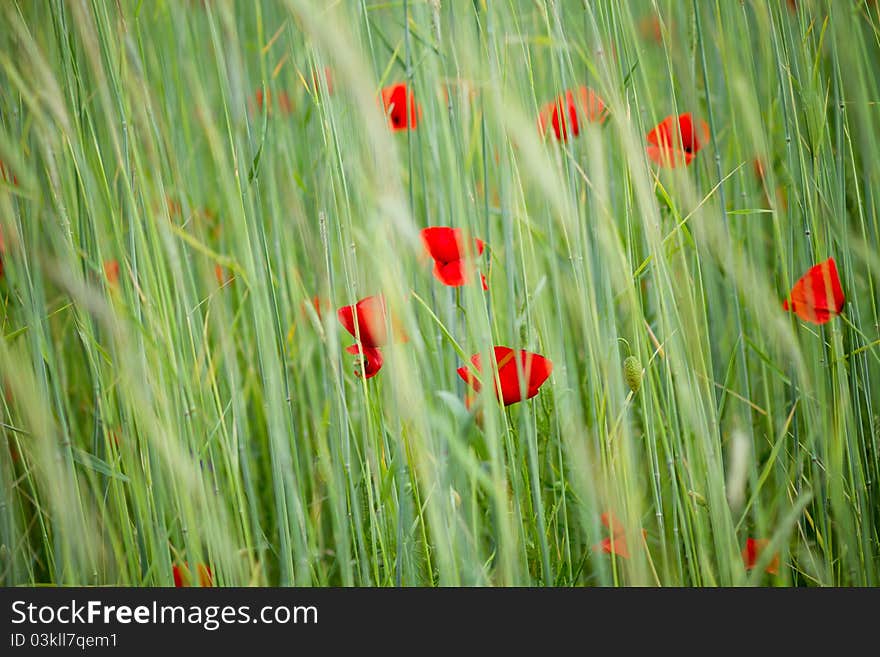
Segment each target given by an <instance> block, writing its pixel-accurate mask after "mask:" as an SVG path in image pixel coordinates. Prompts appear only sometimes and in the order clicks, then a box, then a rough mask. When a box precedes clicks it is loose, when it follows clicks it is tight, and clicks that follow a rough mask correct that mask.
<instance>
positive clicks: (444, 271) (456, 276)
mask: <svg viewBox="0 0 880 657" xmlns="http://www.w3.org/2000/svg"><path fill="white" fill-rule="evenodd" d="M421 235H422V242H423V243H424V245H425V249H426V250H427V251H428V254H429V255H430V256H431V257H432V258H433V259H434V277H435V278H436V279H437V280H438V281H440V282H441V283H443V284H444V285H448V286H450V287H459V286H461V285H464V284H465V283H467V282H468V280H467V267H466V263H465V258H467V257H468V256H472V257H476V256H479V255H482V254H483V249H485V246H486V245H485V243H484V242H483V240H481V239H479V238H474V248H473V249H472V250H471V249H467V248H464V247H465V246H466V243H465V239H464V235H463V234H462V230H461V228H449V227H448V226H431V227H430V228H423V229H422V233H421ZM480 280H481V282H482V284H483V289H484V290H488V289H489V286H488V285H487V284H486V277H485V276H484V275H483V274H480Z"/></svg>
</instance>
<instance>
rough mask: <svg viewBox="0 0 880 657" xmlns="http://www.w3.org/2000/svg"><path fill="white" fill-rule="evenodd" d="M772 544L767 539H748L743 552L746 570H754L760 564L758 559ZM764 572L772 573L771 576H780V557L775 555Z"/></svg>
mask: <svg viewBox="0 0 880 657" xmlns="http://www.w3.org/2000/svg"><path fill="white" fill-rule="evenodd" d="M769 544H770V541H769V540H768V539H766V538H748V539H746V546H745V547H744V548H743V551H742V559H743V563H744V564H745V567H746V570H752V569H753V568H754V567H755V565H756V564H757V563H758V559H759V558H760V557H761V553H762V552H763V551H764V550H765V549H766V548H767V546H768V545H769ZM764 572H766V573H770V574H771V575H778V574H779V555H778V554H774V555H773V558H772V559H771V560H770V563H769V564H768V565H767V567H766V568H765V569H764Z"/></svg>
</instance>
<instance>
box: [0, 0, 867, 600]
mask: <svg viewBox="0 0 880 657" xmlns="http://www.w3.org/2000/svg"><path fill="white" fill-rule="evenodd" d="M401 83H403V84H406V85H407V86H406V88H405V89H403V90H402V91H401V89H398V92H397V94H396V95H394V96H392V95H391V92H392V90H393V86H394V85H396V84H401ZM581 87H584V91H583V92H582V91H581ZM586 88H589V89H590V90H591V95H590V96H589V98H590V103H592V104H591V105H590V108H592V109H593V110H597V111H595V112H593V113H591V112H589V111H585V109H587V108H585V107H584V106H582V105H580V104H579V102H580V101H579V100H578V99H579V98H580V94H581V93H588V92H587V90H586ZM383 89H384V90H386V91H385V93H384V94H383ZM567 90H571V91H572V92H573V94H572V97H573V98H574V99H575V101H574V104H573V105H570V104H569V103H568V101H567V100H566V97H565V92H566V91H567ZM408 94H411V95H410V96H408ZM560 97H561V98H562V101H561V104H560V105H557V110H556V117H555V126H554V118H553V106H554V105H553V103H554V101H555V100H556V99H559V98H560ZM383 98H384V100H385V101H388V102H383ZM407 106H408V107H409V111H408V112H407V111H403V112H402V110H403V108H405V107H407ZM401 112H402V125H401ZM571 112H574V113H573V114H572V113H571ZM685 113H687V114H689V115H690V116H689V118H690V119H692V121H693V130H692V131H686V129H684V128H682V132H681V135H680V136H679V133H678V132H677V131H674V132H673V133H672V135H673V141H675V140H677V139H679V138H680V137H681V139H682V142H685V141H693V143H692V144H685V143H680V144H678V146H679V147H680V148H679V149H678V154H679V155H680V156H681V157H682V158H685V159H686V160H687V162H688V163H687V164H686V165H685V163H684V162H679V163H678V164H679V166H674V167H673V166H663V164H664V162H662V161H660V162H658V161H657V160H658V158H657V146H658V144H657V142H656V140H655V142H654V144H651V143H650V141H649V140H648V134H649V133H651V132H652V129H653V128H654V127H655V126H657V125H658V124H660V123H661V121H663V120H664V119H665V118H666V117H669V116H672V117H677V116H678V115H680V114H685ZM572 117H573V118H574V119H576V120H577V121H578V125H577V129H576V132H577V134H576V135H575V134H574V133H575V126H574V121H573V120H572ZM590 119H592V120H590ZM703 121H705V123H706V126H705V129H706V131H707V132H708V134H704V133H703V132H702V130H703V128H702V122H703ZM542 123H543V128H544V130H543V133H542V130H541V129H540V125H541V124H542ZM398 128H403V129H398ZM407 128H408V129H407ZM556 132H559V133H560V134H559V136H560V137H567V138H566V139H561V138H557V136H556ZM685 132H693V133H694V134H693V135H687V134H685ZM653 134H654V136H655V137H656V135H657V134H659V133H657V132H654V133H653ZM691 136H693V137H694V138H695V141H694V140H691ZM706 137H708V140H707V139H706ZM659 146H660V150H661V151H663V149H664V148H668V147H670V146H673V147H674V146H675V144H670V143H669V142H668V141H663V139H661V140H660V144H659ZM652 148H653V149H654V150H653V153H652ZM0 161H2V162H3V170H2V172H0V173H2V180H0V231H2V232H0V236H2V242H0V248H2V253H0V255H2V263H3V277H2V279H0V303H2V310H0V313H2V315H0V317H2V340H0V376H2V387H3V393H4V394H3V395H2V399H0V408H2V425H0V584H3V585H21V584H23V585H43V584H58V585H123V586H147V585H152V586H171V585H173V584H175V582H176V583H177V584H187V583H189V584H196V583H198V582H197V581H196V580H199V581H201V583H202V584H213V585H215V586H233V585H237V586H242V585H268V586H278V585H281V586H288V585H298V586H309V585H314V586H328V585H341V586H394V585H405V586H412V585H419V586H425V585H427V586H432V585H440V586H450V585H453V586H457V585H467V586H470V585H477V586H487V585H497V586H508V585H534V586H629V585H639V586H643V585H644V586H655V585H657V586H741V585H773V586H831V585H844V586H851V585H859V586H876V585H878V584H880V491H878V486H880V304H878V301H880V297H878V288H880V5H878V3H876V2H872V1H871V0H858V1H856V0H798V1H797V2H793V1H792V2H787V1H786V0H744V1H743V2H736V1H733V0H709V1H706V0H693V1H690V0H680V1H671V0H655V1H650V2H649V1H647V0H645V1H636V0H632V1H630V2H620V1H619V0H590V1H589V2H587V1H586V0H584V1H581V0H566V1H562V0H555V1H554V0H531V1H528V0H488V1H487V0H473V1H467V0H442V1H441V0H410V1H407V0H392V1H390V2H381V1H373V0H340V1H339V2H324V1H323V0H277V1H271V2H270V1H265V2H253V3H252V2H245V1H241V2H224V1H221V0H202V1H198V0H188V1H184V0H180V1H174V2H171V1H167V0H156V1H152V0H150V1H146V2H138V1H136V0H119V1H118V2H116V1H110V0H70V1H62V0H52V1H46V2H29V1H25V0H8V1H6V2H2V3H0ZM665 164H669V162H668V161H667V162H665ZM428 226H448V227H456V228H460V229H462V233H461V235H462V236H465V235H466V236H468V237H467V238H466V240H465V238H464V237H461V238H460V239H459V241H458V242H457V245H458V246H459V247H461V246H462V245H463V244H471V243H472V242H471V238H472V237H476V238H479V239H480V240H482V241H483V243H484V244H485V249H484V250H483V252H482V254H479V253H478V250H477V248H476V247H474V248H468V249H463V252H462V254H461V255H463V256H464V257H463V259H461V260H460V261H455V260H454V259H453V262H452V264H453V266H454V267H459V270H458V271H459V273H460V274H461V275H462V277H463V278H464V279H466V281H467V282H466V283H465V284H464V285H461V286H457V287H453V286H450V285H446V284H444V282H443V281H442V280H440V278H438V276H439V274H438V275H434V273H433V272H432V270H433V269H434V263H433V262H432V258H431V257H430V256H429V254H428V252H427V250H426V246H425V244H424V243H423V240H422V237H421V234H420V231H421V230H422V229H423V228H425V227H428ZM453 243H455V240H453ZM474 244H476V243H474ZM465 251H466V253H465ZM435 255H436V254H435ZM828 258H834V262H835V263H836V268H837V271H838V273H839V278H840V285H841V289H842V292H843V294H844V296H845V304H844V305H843V307H842V308H838V307H835V308H831V309H830V311H829V312H825V311H826V310H828V309H826V308H824V307H823V308H818V310H817V309H816V308H814V307H812V306H811V307H810V308H808V309H807V310H808V311H809V312H804V311H803V304H805V303H806V304H808V305H809V304H810V303H812V302H811V301H810V299H807V300H806V301H805V300H804V299H803V298H802V297H801V296H799V295H798V294H792V288H793V287H795V286H796V283H797V281H798V279H800V278H801V277H802V276H803V275H804V274H805V273H806V272H807V271H808V270H809V269H810V268H811V267H812V266H813V265H815V264H817V263H821V262H824V261H826V260H827V259H828ZM444 264H448V263H445V262H443V263H441V265H444ZM438 266H439V265H438ZM478 272H480V273H482V274H484V275H485V277H486V287H487V288H488V289H487V290H485V291H484V290H483V289H482V286H481V285H479V284H478V280H479V277H478ZM829 285H830V283H829ZM797 289H801V290H802V289H803V288H796V290H795V292H797ZM828 290H829V295H828V296H829V298H830V297H831V294H830V292H831V288H830V287H829V288H828ZM378 295H382V296H384V299H385V304H386V309H387V311H386V313H385V314H384V315H382V313H381V312H380V313H374V314H378V315H379V316H380V317H381V318H382V323H381V325H374V324H373V323H372V322H373V320H369V321H370V322H371V324H370V326H365V325H364V324H365V321H366V320H365V316H364V315H361V314H358V313H357V312H355V313H353V315H351V316H352V317H356V318H357V319H356V322H355V324H356V326H354V327H353V330H352V331H351V332H352V333H354V334H355V336H356V337H355V336H353V335H350V334H349V333H350V331H349V330H347V327H346V326H345V325H344V323H343V322H342V321H340V316H339V313H338V311H339V309H340V308H344V307H346V306H350V305H352V304H355V303H356V302H358V301H359V300H362V299H365V298H368V297H372V296H376V297H378ZM790 295H791V299H790V301H791V303H792V306H793V308H792V309H793V310H795V311H797V310H798V306H797V305H796V304H798V303H800V304H801V305H800V310H801V311H800V312H786V310H785V309H784V308H783V302H784V301H786V300H789V296H790ZM823 295H824V290H823ZM373 301H374V302H375V301H376V300H375V299H374V300H373ZM814 301H815V300H814ZM815 305H816V304H815V303H813V306H815ZM838 310H840V311H841V312H837V311H838ZM810 312H812V313H813V315H812V320H815V319H816V314H815V313H816V312H819V313H820V314H822V313H825V315H827V316H826V317H822V318H820V321H811V317H810V315H809V313H810ZM344 314H345V311H343V315H344ZM805 317H806V319H805ZM825 319H827V320H828V321H824V320H825ZM386 329H387V330H386ZM377 331H378V332H379V333H382V334H386V335H384V336H380V337H377V336H376V335H375V333H376V332H377ZM368 332H369V333H372V334H374V335H372V336H370V337H369V339H368V337H367V336H366V333H368ZM356 338H357V339H356ZM357 342H359V343H360V344H361V345H362V347H361V348H360V349H362V351H363V352H364V353H363V355H364V357H365V360H366V361H367V362H365V363H361V362H359V360H360V359H359V357H358V355H357V354H352V353H349V352H348V351H346V349H347V348H348V347H349V345H352V343H357ZM493 346H506V347H510V348H512V349H514V350H526V351H528V352H531V353H534V354H538V355H541V356H543V357H544V358H546V359H548V361H550V363H552V371H551V372H549V378H547V380H546V381H544V382H543V385H540V387H539V388H537V387H536V389H535V390H532V389H531V386H530V385H526V384H525V376H523V375H526V374H528V375H532V374H534V367H533V361H531V360H529V359H526V361H525V362H523V361H522V360H513V361H510V362H509V363H506V364H505V363H502V362H496V363H494V364H493V361H492V354H493V351H492V347H493ZM376 347H378V348H379V349H380V351H378V352H376V351H375V348H376ZM357 349H358V347H353V348H352V351H355V350H357ZM474 354H481V362H482V363H483V367H482V368H481V370H480V371H479V372H477V371H476V370H475V369H474V368H471V370H470V372H471V374H468V370H462V374H461V375H460V374H459V373H458V371H457V370H458V369H459V368H462V367H467V366H468V363H469V362H470V359H471V356H472V355H474ZM379 356H381V359H382V362H381V369H380V370H379V371H377V372H373V371H371V370H374V369H375V367H376V365H377V364H379V363H378V361H377V360H376V359H377V358H378V357H379ZM630 356H632V357H634V358H635V360H627V358H628V357H630ZM500 360H501V359H500V358H499V361H500ZM625 362H626V365H624V363H625ZM548 367H549V366H548ZM362 368H364V369H367V370H368V373H370V374H373V373H374V374H375V375H374V376H371V377H370V378H361V377H359V376H357V375H356V373H355V372H356V370H357V371H361V370H362ZM493 368H494V369H493ZM505 368H506V371H507V375H511V374H512V376H513V382H514V386H513V389H512V391H511V394H513V395H514V397H516V398H517V399H519V398H522V397H524V396H527V395H528V396H530V398H529V399H523V400H522V401H518V402H516V403H511V404H510V405H502V404H499V403H498V398H497V397H496V394H495V391H494V386H493V385H491V380H492V379H496V377H495V375H494V374H493V372H494V371H495V370H497V371H498V377H497V379H496V381H495V383H496V386H497V385H499V384H500V385H501V386H502V388H503V387H504V380H503V379H504V376H503V375H504V373H505ZM511 368H512V369H511ZM524 368H525V369H526V370H529V371H523V370H524ZM478 374H479V375H481V377H480V378H481V381H482V382H483V383H485V384H486V385H483V386H482V388H481V391H480V392H479V394H476V393H475V392H474V387H473V386H471V385H469V384H468V383H467V382H466V381H465V380H464V379H466V378H470V377H472V376H476V375H478ZM518 376H519V378H517V377H518ZM517 381H519V382H520V383H522V384H523V385H522V387H521V388H520V386H519V385H517ZM532 383H535V384H536V386H537V385H538V383H539V382H538V381H532ZM476 387H480V386H479V385H477V386H476ZM526 388H528V389H526ZM524 393H525V394H524ZM532 393H536V394H534V395H533V396H532ZM506 395H507V393H506V392H505V399H507V397H506ZM507 401H511V400H510V399H507ZM750 539H751V540H750ZM196 573H198V576H196Z"/></svg>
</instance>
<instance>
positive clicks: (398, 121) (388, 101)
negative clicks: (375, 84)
mask: <svg viewBox="0 0 880 657" xmlns="http://www.w3.org/2000/svg"><path fill="white" fill-rule="evenodd" d="M382 104H383V105H384V107H385V113H386V114H387V115H388V121H389V124H390V126H391V129H392V130H394V131H395V132H397V131H400V130H407V129H412V130H415V128H416V125H417V124H418V121H419V118H420V117H421V114H422V108H421V106H420V105H418V104H417V103H416V99H415V95H414V94H413V92H412V91H409V90H408V89H407V86H406V83H404V82H401V83H398V84H395V85H392V86H390V87H385V88H384V89H382ZM407 106H409V107H408V108H407Z"/></svg>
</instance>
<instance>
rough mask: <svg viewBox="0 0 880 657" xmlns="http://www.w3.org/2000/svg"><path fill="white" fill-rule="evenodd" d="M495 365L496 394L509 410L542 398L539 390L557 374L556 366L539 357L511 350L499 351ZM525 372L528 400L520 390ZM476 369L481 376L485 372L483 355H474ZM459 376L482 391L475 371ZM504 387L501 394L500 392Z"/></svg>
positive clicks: (459, 372)
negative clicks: (496, 377)
mask: <svg viewBox="0 0 880 657" xmlns="http://www.w3.org/2000/svg"><path fill="white" fill-rule="evenodd" d="M494 354H495V363H496V364H497V367H498V370H497V372H498V380H497V381H496V384H495V394H496V396H497V397H498V398H499V399H500V401H501V402H502V403H503V404H504V405H505V406H509V405H511V404H515V403H517V402H520V401H523V400H524V399H531V398H532V397H534V396H535V395H537V394H538V390H539V388H540V387H541V386H542V385H543V383H544V382H545V381H546V380H547V378H548V377H549V376H550V373H551V372H552V371H553V363H551V362H550V361H549V360H548V359H546V358H544V357H543V356H540V355H538V354H533V353H530V352H528V351H523V350H520V351H519V352H514V350H513V349H511V348H510V347H495V348H494ZM517 359H518V360H519V363H520V365H519V367H521V368H522V371H523V374H524V375H525V386H524V387H525V396H523V394H522V392H521V390H520V387H521V386H520V383H521V382H520V378H519V369H518V366H517ZM471 363H472V364H473V368H474V369H475V370H476V371H477V372H482V371H483V370H482V367H481V359H480V354H474V355H473V356H472V357H471ZM458 375H459V376H460V377H461V378H462V379H464V380H465V382H466V383H468V384H469V385H470V386H471V387H472V388H473V389H474V390H476V391H477V392H479V391H480V385H479V383H478V382H477V381H476V379H475V378H474V376H473V374H472V372H471V370H470V369H469V368H466V367H461V368H459V369H458ZM499 383H500V390H499Z"/></svg>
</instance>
